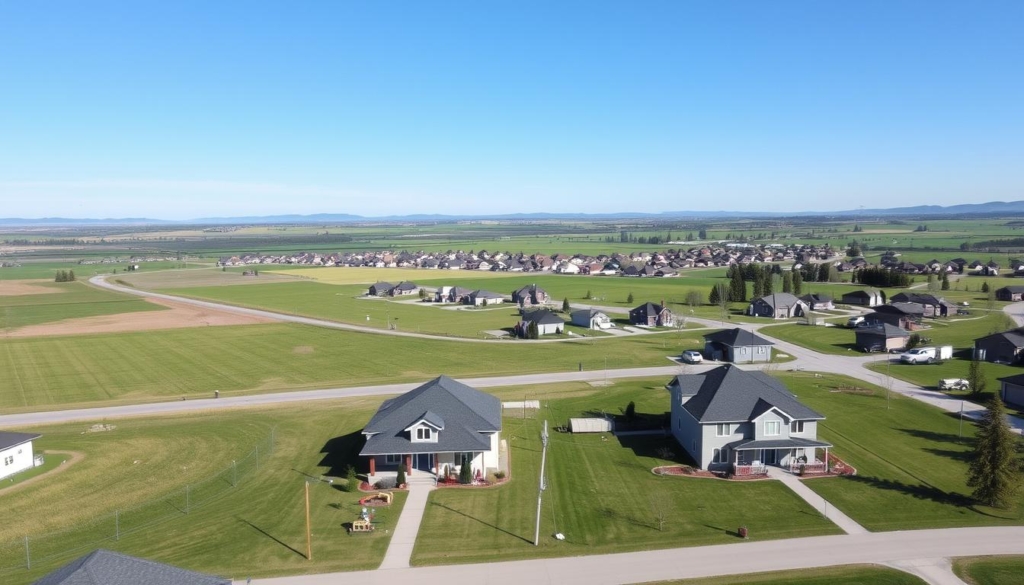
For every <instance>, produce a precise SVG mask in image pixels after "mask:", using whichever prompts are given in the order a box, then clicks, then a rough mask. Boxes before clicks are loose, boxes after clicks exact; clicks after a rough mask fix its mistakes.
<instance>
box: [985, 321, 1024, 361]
mask: <svg viewBox="0 0 1024 585" xmlns="http://www.w3.org/2000/svg"><path fill="white" fill-rule="evenodd" d="M1021 352H1024V330H1021V329H1012V330H1010V331H1003V332H1002V333H993V334H991V335H986V336H985V337H979V338H978V339H975V340H974V357H975V358H977V359H979V360H985V361H987V362H999V363H1004V364H1016V363H1019V362H1020V361H1021V358H1022V355H1021Z"/></svg>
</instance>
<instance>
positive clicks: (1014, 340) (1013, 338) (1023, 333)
mask: <svg viewBox="0 0 1024 585" xmlns="http://www.w3.org/2000/svg"><path fill="white" fill-rule="evenodd" d="M993 337H1000V338H1002V339H1003V340H1005V341H1007V342H1009V343H1011V344H1013V346H1014V347H1024V330H1021V329H1011V330H1010V331H1003V332H1001V333H993V334H991V335H986V336H984V337H979V338H977V339H975V340H974V343H978V342H979V341H983V340H986V339H991V338H993Z"/></svg>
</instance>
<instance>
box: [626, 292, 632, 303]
mask: <svg viewBox="0 0 1024 585" xmlns="http://www.w3.org/2000/svg"><path fill="white" fill-rule="evenodd" d="M626 304H627V305H632V304H633V293H632V291H630V293H629V296H628V297H626Z"/></svg>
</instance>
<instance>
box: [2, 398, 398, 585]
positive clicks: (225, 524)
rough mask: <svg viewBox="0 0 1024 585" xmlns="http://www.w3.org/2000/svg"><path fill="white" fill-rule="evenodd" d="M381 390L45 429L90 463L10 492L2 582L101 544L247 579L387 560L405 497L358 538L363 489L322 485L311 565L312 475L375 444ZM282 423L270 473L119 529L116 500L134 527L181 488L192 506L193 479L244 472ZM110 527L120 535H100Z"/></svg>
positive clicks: (49, 445)
mask: <svg viewBox="0 0 1024 585" xmlns="http://www.w3.org/2000/svg"><path fill="white" fill-rule="evenodd" d="M380 400H381V399H380V398H374V399H347V400H344V401H332V402H323V403H317V404H316V405H315V406H311V405H293V406H288V407H274V408H260V409H246V410H238V411H229V412H225V411H221V412H217V413H192V414H189V415H187V416H175V417H162V418H145V419H128V420H118V421H113V424H115V425H116V428H114V429H113V430H110V431H105V432H95V433H84V431H86V430H87V429H88V428H89V427H90V425H91V423H77V424H65V425H60V426H50V427H41V428H36V429H33V430H35V431H38V432H41V433H42V434H43V437H42V438H41V439H39V440H38V441H37V447H38V448H41V449H62V450H72V451H77V452H80V453H82V454H84V459H82V460H81V461H79V462H78V463H76V464H74V465H72V466H70V467H68V468H67V469H66V470H63V471H61V472H58V474H57V475H51V476H49V477H48V478H44V479H43V480H42V481H40V482H37V483H35V484H34V485H32V486H25V487H24V488H18V489H17V490H15V491H12V492H10V493H7V492H5V491H0V506H2V507H3V509H4V522H3V523H2V525H0V582H3V583H5V584H10V585H17V584H25V583H30V582H31V581H32V580H33V579H36V578H38V577H39V576H41V575H42V574H44V573H46V572H48V571H51V570H53V569H54V568H56V567H57V566H59V565H61V564H63V563H65V562H67V561H69V560H71V559H73V558H75V557H77V556H80V555H82V554H85V553H87V552H89V551H91V550H93V549H95V548H99V547H102V548H108V549H113V550H117V551H121V552H125V553H127V554H131V555H137V556H141V557H144V558H147V559H152V560H155V561H159V562H165V563H170V564H173V565H177V566H181V567H185V568H189V569H194V570H198V571H203V572H208V573H212V574H217V575H224V576H227V577H233V578H235V579H240V580H245V579H246V578H247V577H249V576H252V577H265V576H273V575H281V574H302V573H308V572H328V571H341V570H355V569H369V568H376V567H377V566H378V565H379V564H380V561H381V559H382V558H383V555H384V551H385V550H386V548H387V544H388V541H389V535H388V534H387V533H386V532H385V529H390V531H391V532H393V529H394V526H395V522H396V521H397V518H398V514H399V512H400V510H401V507H402V504H403V503H404V501H405V494H404V493H401V494H400V495H399V496H398V498H397V501H396V503H395V504H394V505H392V506H391V507H390V508H378V509H377V516H376V518H375V519H376V520H377V521H378V522H380V524H379V528H381V529H380V530H379V531H377V532H375V533H373V534H363V535H357V536H349V535H348V534H347V532H346V530H345V527H344V526H343V524H344V523H346V522H351V521H352V520H354V519H355V518H356V516H357V515H358V513H359V505H358V498H359V494H355V493H347V492H344V491H341V490H340V489H338V487H335V486H332V485H329V484H327V483H325V482H320V481H315V482H314V483H313V484H312V485H311V486H310V508H311V517H312V537H313V538H312V540H313V561H312V562H310V561H307V560H306V559H305V558H304V554H305V549H306V538H305V515H304V504H303V487H304V486H303V484H304V482H305V480H306V479H307V477H308V478H312V479H314V480H316V479H318V478H319V477H320V476H321V475H323V474H326V475H331V474H342V473H343V471H344V465H345V464H346V462H347V461H352V460H354V459H355V455H356V454H357V453H358V449H359V448H360V446H361V442H360V440H359V439H361V436H360V435H358V434H357V432H358V430H359V429H361V428H362V426H363V425H364V424H366V421H367V420H369V418H370V416H372V414H373V412H374V410H375V409H376V406H377V405H378V404H379V403H380ZM271 429H273V432H274V438H275V441H274V449H273V451H272V452H270V453H267V452H266V451H264V452H262V454H261V455H262V457H261V460H260V461H261V464H260V469H259V471H258V472H252V473H250V475H248V476H245V477H243V478H242V479H241V480H240V481H238V482H237V485H236V487H233V488H232V487H230V486H229V485H228V484H227V483H226V482H225V483H224V485H223V486H222V487H223V489H222V495H221V496H220V497H218V498H215V499H212V500H210V501H208V502H207V503H205V504H204V505H202V506H199V507H193V508H191V509H190V510H189V513H188V514H187V515H186V514H185V513H183V512H182V511H180V510H178V509H174V508H172V507H170V506H168V507H167V510H168V512H169V514H170V517H169V519H168V520H165V521H163V522H161V523H158V524H156V525H153V526H151V527H149V528H143V529H141V530H138V531H135V532H132V533H130V534H128V535H124V534H122V536H121V538H120V540H115V539H114V530H115V526H114V515H115V510H118V509H119V510H121V511H122V512H121V514H122V515H121V522H122V524H121V528H122V530H124V529H126V526H127V525H128V524H129V519H130V518H131V516H132V515H131V513H130V511H129V510H130V509H131V508H132V507H133V506H136V505H139V504H140V503H142V502H146V501H153V500H159V499H161V498H164V497H168V494H171V495H172V496H174V498H175V499H176V501H179V503H180V500H181V497H180V496H181V493H182V491H183V489H184V487H185V485H186V484H190V483H191V484H194V483H195V482H197V481H200V480H202V479H204V478H208V477H210V476H212V475H214V474H216V473H218V472H221V471H223V470H227V469H230V467H231V461H232V460H233V459H237V458H240V457H242V456H244V455H246V454H247V453H251V452H252V450H253V446H254V445H255V444H257V443H259V442H260V441H261V440H263V439H264V438H266V437H268V435H269V433H270V432H271ZM223 477H226V476H223ZM343 483H344V482H343V481H337V482H336V484H337V485H338V486H340V485H342V484H343ZM194 493H195V492H193V494H194ZM86 527H87V528H88V529H87V530H86V529H85V528H86ZM25 536H28V537H29V543H30V547H31V549H32V550H33V551H35V552H34V553H33V558H32V570H31V571H27V570H25V569H24V562H25V550H24V537H25ZM103 536H107V537H109V538H108V539H107V540H104V541H97V538H99V537H103ZM54 551H65V552H60V553H56V554H55V553H54ZM46 554H49V558H46V556H45V555H46Z"/></svg>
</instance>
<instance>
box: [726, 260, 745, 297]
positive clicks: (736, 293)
mask: <svg viewBox="0 0 1024 585" xmlns="http://www.w3.org/2000/svg"><path fill="white" fill-rule="evenodd" d="M729 298H730V299H732V300H734V301H736V302H741V303H742V302H746V300H747V283H746V282H744V280H743V274H741V273H740V270H739V268H737V269H736V270H733V272H732V278H731V279H730V280H729Z"/></svg>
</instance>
